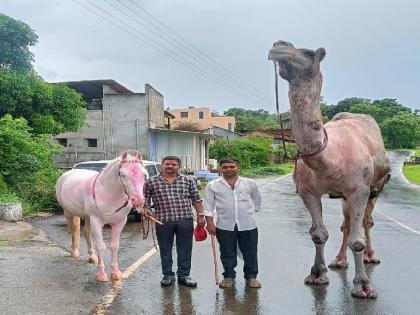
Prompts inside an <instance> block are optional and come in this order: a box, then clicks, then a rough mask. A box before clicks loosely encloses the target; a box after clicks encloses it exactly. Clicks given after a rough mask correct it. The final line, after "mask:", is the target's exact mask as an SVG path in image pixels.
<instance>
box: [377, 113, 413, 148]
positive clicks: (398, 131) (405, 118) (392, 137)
mask: <svg viewBox="0 0 420 315" xmlns="http://www.w3.org/2000/svg"><path fill="white" fill-rule="evenodd" d="M380 127H381V131H382V136H383V137H384V142H385V146H386V147H387V148H407V149H412V148H414V147H416V144H417V143H419V141H420V119H419V117H417V116H415V115H413V114H410V113H407V112H399V113H398V114H396V115H395V116H393V117H392V118H388V119H386V120H385V121H384V122H383V123H382V124H381V126H380Z"/></svg>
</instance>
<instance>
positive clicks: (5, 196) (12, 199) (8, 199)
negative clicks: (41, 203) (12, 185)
mask: <svg viewBox="0 0 420 315" xmlns="http://www.w3.org/2000/svg"><path fill="white" fill-rule="evenodd" d="M0 203H20V204H21V205H22V213H23V214H28V213H30V212H31V210H32V208H31V206H30V204H29V203H28V202H27V201H26V200H24V199H22V198H21V197H19V196H18V195H17V194H15V193H13V192H6V193H2V194H0Z"/></svg>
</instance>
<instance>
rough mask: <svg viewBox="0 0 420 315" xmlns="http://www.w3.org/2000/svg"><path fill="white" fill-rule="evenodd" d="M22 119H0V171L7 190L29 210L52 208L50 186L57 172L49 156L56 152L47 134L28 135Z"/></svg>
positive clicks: (52, 198) (52, 188)
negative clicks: (27, 205) (26, 204)
mask: <svg viewBox="0 0 420 315" xmlns="http://www.w3.org/2000/svg"><path fill="white" fill-rule="evenodd" d="M30 131H31V129H30V127H29V126H28V124H27V122H26V120H25V119H23V118H18V119H13V118H12V116H11V115H5V116H4V117H3V118H1V119H0V165H1V166H2V169H1V174H2V176H3V179H4V182H5V183H6V185H7V187H8V189H9V191H11V192H13V193H14V194H16V196H17V197H19V199H20V201H21V202H22V203H24V202H27V203H28V204H30V208H31V209H30V210H31V211H32V210H43V209H50V208H52V207H55V205H56V200H55V195H54V185H55V182H56V180H57V178H58V176H59V172H58V171H57V170H56V169H55V168H54V166H53V162H52V157H53V156H54V155H55V154H56V153H57V152H58V151H57V150H58V147H59V146H57V145H54V144H52V143H51V141H50V138H49V136H47V135H32V134H31V132H30Z"/></svg>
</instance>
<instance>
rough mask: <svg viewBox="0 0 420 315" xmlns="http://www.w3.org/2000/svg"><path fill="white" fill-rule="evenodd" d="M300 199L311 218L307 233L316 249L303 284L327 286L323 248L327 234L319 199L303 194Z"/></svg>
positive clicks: (326, 269)
mask: <svg viewBox="0 0 420 315" xmlns="http://www.w3.org/2000/svg"><path fill="white" fill-rule="evenodd" d="M301 197H302V200H303V202H304V203H305V206H306V208H308V210H309V213H310V214H311V217H312V227H311V229H310V231H309V233H310V234H311V237H312V241H313V242H314V244H315V249H316V254H315V262H314V265H313V266H312V268H311V274H310V275H309V276H307V277H306V278H305V283H306V284H327V283H329V280H328V277H327V271H328V268H327V267H326V266H325V258H324V246H325V242H326V241H327V239H328V232H327V230H326V229H325V227H324V223H323V221H322V204H321V198H319V197H315V196H313V195H310V194H308V193H305V192H303V193H301Z"/></svg>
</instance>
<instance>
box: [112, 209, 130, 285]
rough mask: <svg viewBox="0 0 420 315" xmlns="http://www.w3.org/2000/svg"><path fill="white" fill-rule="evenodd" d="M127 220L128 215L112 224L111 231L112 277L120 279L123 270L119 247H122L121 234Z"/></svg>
mask: <svg viewBox="0 0 420 315" xmlns="http://www.w3.org/2000/svg"><path fill="white" fill-rule="evenodd" d="M126 222H127V217H125V218H124V220H123V221H122V222H118V223H115V224H113V225H112V231H111V244H110V248H111V279H112V280H120V279H122V272H121V271H120V269H119V268H118V248H119V247H120V235H121V231H122V229H123V228H124V226H125V223H126Z"/></svg>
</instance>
